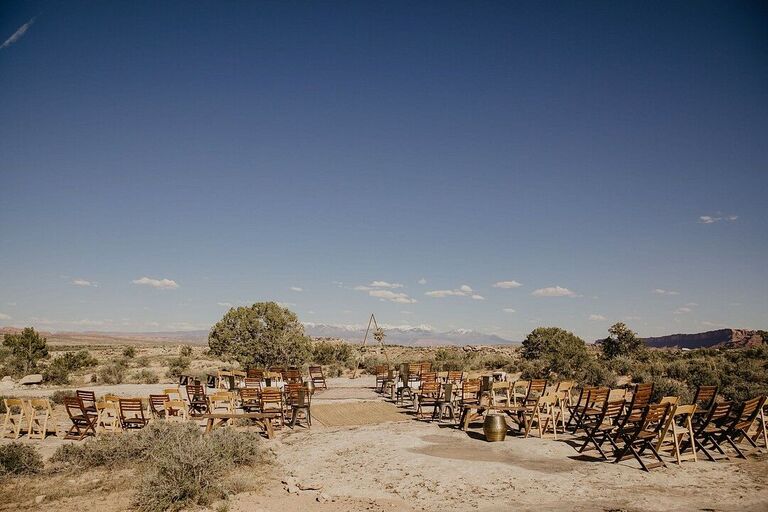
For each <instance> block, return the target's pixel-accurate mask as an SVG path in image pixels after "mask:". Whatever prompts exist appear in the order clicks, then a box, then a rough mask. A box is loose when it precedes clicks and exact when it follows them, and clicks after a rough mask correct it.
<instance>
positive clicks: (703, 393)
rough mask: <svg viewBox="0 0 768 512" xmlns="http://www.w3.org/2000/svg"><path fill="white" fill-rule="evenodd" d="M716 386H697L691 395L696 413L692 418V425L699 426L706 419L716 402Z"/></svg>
mask: <svg viewBox="0 0 768 512" xmlns="http://www.w3.org/2000/svg"><path fill="white" fill-rule="evenodd" d="M718 389H719V388H718V387H717V386H698V387H697V388H696V394H695V395H693V404H694V405H695V406H696V413H695V414H694V416H693V423H694V425H698V424H700V423H701V422H702V421H703V420H704V419H706V417H707V414H708V413H709V410H710V409H712V407H713V406H714V405H715V403H716V402H717V391H718Z"/></svg>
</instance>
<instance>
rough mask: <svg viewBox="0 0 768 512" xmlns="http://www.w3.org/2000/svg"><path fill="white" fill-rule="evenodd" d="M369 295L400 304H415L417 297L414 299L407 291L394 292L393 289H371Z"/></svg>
mask: <svg viewBox="0 0 768 512" xmlns="http://www.w3.org/2000/svg"><path fill="white" fill-rule="evenodd" d="M368 295H370V296H371V297H376V298H378V299H381V300H388V301H390V302H396V303H398V304H413V303H414V302H416V299H412V298H411V297H409V296H408V295H407V294H405V293H398V292H393V291H391V290H369V291H368Z"/></svg>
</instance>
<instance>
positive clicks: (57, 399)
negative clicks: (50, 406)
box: [51, 389, 75, 405]
mask: <svg viewBox="0 0 768 512" xmlns="http://www.w3.org/2000/svg"><path fill="white" fill-rule="evenodd" d="M68 396H75V392H74V391H72V390H71V389H60V390H58V391H54V392H53V394H51V402H53V403H55V404H59V405H61V404H63V403H64V398H65V397H68Z"/></svg>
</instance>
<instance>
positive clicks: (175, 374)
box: [165, 356, 192, 379]
mask: <svg viewBox="0 0 768 512" xmlns="http://www.w3.org/2000/svg"><path fill="white" fill-rule="evenodd" d="M191 362H192V361H191V360H190V359H189V358H188V357H184V356H179V357H172V358H170V359H169V360H168V371H167V372H166V374H165V376H166V377H169V378H172V379H178V378H179V376H180V375H181V374H182V373H184V372H186V371H187V370H188V369H189V365H190V364H191Z"/></svg>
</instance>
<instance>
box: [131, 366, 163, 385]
mask: <svg viewBox="0 0 768 512" xmlns="http://www.w3.org/2000/svg"><path fill="white" fill-rule="evenodd" d="M133 380H135V381H136V382H138V383H139V384H157V383H158V382H159V381H160V378H159V377H158V376H157V374H156V373H155V372H153V371H150V370H147V369H146V368H142V369H141V370H139V371H138V372H136V373H134V374H133Z"/></svg>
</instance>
